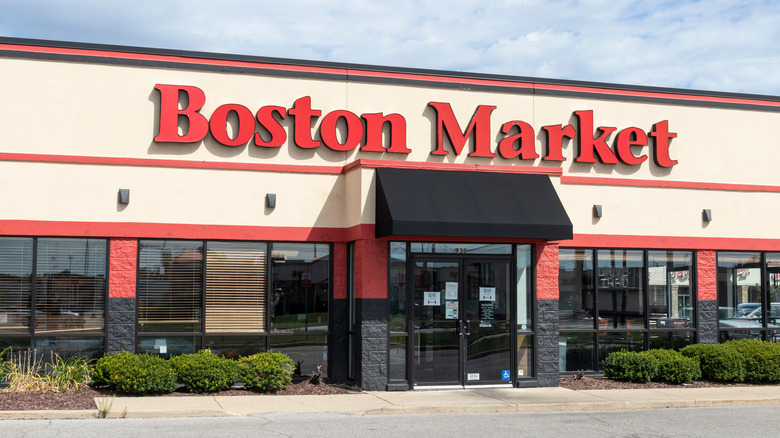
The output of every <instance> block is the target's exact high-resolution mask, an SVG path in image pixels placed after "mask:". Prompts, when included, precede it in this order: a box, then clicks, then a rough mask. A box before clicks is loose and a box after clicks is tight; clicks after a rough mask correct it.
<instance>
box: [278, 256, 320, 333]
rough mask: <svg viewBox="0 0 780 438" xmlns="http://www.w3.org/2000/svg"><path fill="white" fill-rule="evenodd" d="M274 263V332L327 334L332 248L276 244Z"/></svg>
mask: <svg viewBox="0 0 780 438" xmlns="http://www.w3.org/2000/svg"><path fill="white" fill-rule="evenodd" d="M271 262H272V267H273V285H274V292H273V298H272V310H271V330H272V331H274V332H290V333H298V332H301V331H327V329H328V290H329V289H328V288H329V283H330V247H329V246H328V245H325V244H305V243H303V244H300V243H275V244H273V248H272V250H271Z"/></svg>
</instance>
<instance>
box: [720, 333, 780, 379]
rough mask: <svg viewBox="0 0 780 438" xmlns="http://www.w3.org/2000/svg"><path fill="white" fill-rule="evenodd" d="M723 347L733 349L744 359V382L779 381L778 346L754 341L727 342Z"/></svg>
mask: <svg viewBox="0 0 780 438" xmlns="http://www.w3.org/2000/svg"><path fill="white" fill-rule="evenodd" d="M723 345H724V348H728V347H731V348H733V349H734V350H735V351H736V352H737V353H738V354H739V355H741V356H742V357H743V358H744V360H745V381H746V382H750V383H770V382H778V381H780V345H778V344H775V343H771V342H764V341H758V340H755V339H740V340H734V341H728V342H726V343H724V344H723Z"/></svg>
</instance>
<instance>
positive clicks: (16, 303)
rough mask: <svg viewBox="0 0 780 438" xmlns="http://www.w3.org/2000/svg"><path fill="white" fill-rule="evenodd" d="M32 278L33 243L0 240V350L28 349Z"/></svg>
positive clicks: (24, 239)
mask: <svg viewBox="0 0 780 438" xmlns="http://www.w3.org/2000/svg"><path fill="white" fill-rule="evenodd" d="M32 275H33V239H27V238H13V237H11V238H1V239H0V350H2V349H4V348H5V347H7V346H9V345H10V346H13V347H25V348H26V347H29V346H30V339H29V335H30V320H31V318H30V309H31V297H32ZM14 335H24V336H20V337H16V336H14ZM12 338H13V340H12Z"/></svg>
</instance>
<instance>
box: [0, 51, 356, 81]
mask: <svg viewBox="0 0 780 438" xmlns="http://www.w3.org/2000/svg"><path fill="white" fill-rule="evenodd" d="M0 50H15V51H20V52H31V53H55V54H59V55H71V56H89V57H94V58H120V59H138V60H144V61H156V62H176V63H187V64H197V65H218V66H226V67H245V68H265V69H272V70H286V71H300V72H312V73H325V74H341V75H345V74H346V73H347V70H346V69H343V68H333V67H313V66H298V65H286V64H285V65H281V64H271V63H264V62H255V61H231V60H224V59H209V58H198V57H194V56H193V57H189V56H172V55H153V54H146V53H130V52H115V51H109V50H89V49H72V48H65V47H45V46H25V45H13V44H0Z"/></svg>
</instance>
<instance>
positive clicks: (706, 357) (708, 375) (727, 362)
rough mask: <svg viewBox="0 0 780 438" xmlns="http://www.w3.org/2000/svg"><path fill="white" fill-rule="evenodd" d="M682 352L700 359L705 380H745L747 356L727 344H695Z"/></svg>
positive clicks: (681, 352) (681, 351)
mask: <svg viewBox="0 0 780 438" xmlns="http://www.w3.org/2000/svg"><path fill="white" fill-rule="evenodd" d="M680 354H682V355H683V356H686V357H693V358H696V359H698V360H699V366H700V367H701V375H702V378H703V379H705V380H714V381H719V382H742V381H744V380H745V358H744V357H743V356H742V355H741V354H740V353H739V352H738V351H737V350H736V349H734V348H733V346H729V345H726V344H693V345H689V346H687V347H685V348H683V349H682V350H680Z"/></svg>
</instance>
